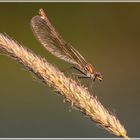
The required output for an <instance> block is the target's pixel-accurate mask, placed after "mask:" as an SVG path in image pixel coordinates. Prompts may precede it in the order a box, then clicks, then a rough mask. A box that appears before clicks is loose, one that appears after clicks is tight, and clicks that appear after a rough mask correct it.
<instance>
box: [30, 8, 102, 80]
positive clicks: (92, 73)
mask: <svg viewBox="0 0 140 140" xmlns="http://www.w3.org/2000/svg"><path fill="white" fill-rule="evenodd" d="M31 28H32V31H33V34H34V35H35V37H36V38H37V40H38V41H39V42H40V43H41V44H42V46H43V47H45V49H47V50H48V51H49V52H50V53H51V54H53V55H54V56H56V57H58V58H60V59H62V60H64V61H66V62H68V63H71V64H73V66H72V68H75V69H76V70H78V71H80V72H81V73H82V75H81V77H83V78H91V79H92V80H93V81H95V80H96V79H98V80H99V81H102V74H101V73H100V72H97V71H96V70H95V68H94V67H93V66H92V65H91V64H90V63H88V62H87V61H86V60H85V58H84V57H83V56H82V55H81V54H80V53H79V52H78V51H77V50H76V49H75V48H73V46H72V45H71V44H69V43H67V42H66V41H65V40H64V39H63V38H62V36H61V35H60V34H59V33H58V32H57V31H56V30H55V28H54V27H53V26H52V24H51V22H50V21H49V19H48V17H47V15H46V14H45V12H44V11H43V9H39V14H38V15H36V16H34V17H33V18H32V19H31Z"/></svg>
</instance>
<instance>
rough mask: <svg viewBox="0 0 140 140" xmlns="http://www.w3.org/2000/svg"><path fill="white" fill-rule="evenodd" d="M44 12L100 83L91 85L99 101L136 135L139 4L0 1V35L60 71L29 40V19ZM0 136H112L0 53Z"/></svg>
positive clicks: (138, 121) (139, 82)
mask: <svg viewBox="0 0 140 140" xmlns="http://www.w3.org/2000/svg"><path fill="white" fill-rule="evenodd" d="M39 8H44V9H45V10H46V13H47V15H48V17H49V19H50V21H51V22H52V23H53V25H54V26H55V27H56V29H57V31H59V32H60V34H61V35H62V36H63V37H64V39H65V40H67V41H68V42H70V43H71V44H72V45H73V46H74V47H75V48H76V49H77V50H78V51H79V52H80V53H81V54H82V55H83V56H84V57H85V58H86V59H87V60H88V61H89V62H90V63H92V64H93V65H94V66H95V67H96V69H97V70H98V71H100V72H101V73H102V74H103V76H104V79H103V81H102V82H101V83H100V82H98V81H96V83H95V84H94V86H93V89H94V92H95V94H96V95H97V96H98V99H99V100H100V101H101V103H102V104H103V105H104V106H105V107H106V108H108V109H109V110H111V111H112V112H114V113H115V114H116V116H117V117H118V118H119V120H120V121H121V123H122V124H123V125H124V127H125V128H126V130H127V131H128V136H130V137H139V136H140V133H139V131H140V119H139V118H140V109H139V108H140V3H0V32H2V33H4V32H5V33H7V34H8V35H9V36H11V37H12V38H14V39H15V40H17V41H18V42H20V43H21V44H23V45H25V46H26V47H28V48H30V49H31V50H33V51H34V52H35V53H36V54H38V55H41V56H42V57H45V58H46V59H47V60H48V61H49V62H51V63H52V64H54V65H56V66H57V67H59V69H61V70H62V69H64V68H66V67H67V66H69V64H67V63H65V62H63V61H61V60H58V59H57V58H56V57H54V56H52V55H50V54H49V53H48V52H47V51H46V50H45V49H44V48H43V47H41V45H40V44H39V43H38V42H37V41H36V40H35V38H34V36H33V34H32V32H31V29H30V20H31V18H32V17H33V16H34V15H36V14H37V12H38V9H39ZM0 137H41V138H42V137H47V138H48V137H57V138H59V137H69V138H71V137H83V138H84V137H93V138H95V137H115V136H114V135H111V134H109V133H108V132H107V131H105V130H104V129H102V128H100V127H98V126H97V125H96V124H95V123H93V122H91V121H90V120H89V119H88V118H86V117H84V115H83V114H81V113H80V112H79V111H76V110H74V109H72V108H71V107H70V104H69V103H63V98H62V97H61V96H57V95H56V94H54V92H53V90H52V89H50V88H49V87H48V86H45V85H43V84H42V83H40V82H38V81H37V80H34V78H33V77H32V75H31V74H30V73H29V72H27V71H26V70H25V69H24V68H23V67H22V66H21V65H19V64H17V63H16V62H15V61H13V60H11V59H10V58H8V57H6V56H3V55H0Z"/></svg>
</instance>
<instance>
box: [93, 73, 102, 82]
mask: <svg viewBox="0 0 140 140" xmlns="http://www.w3.org/2000/svg"><path fill="white" fill-rule="evenodd" d="M95 79H98V80H99V81H102V80H103V76H102V74H101V73H100V72H95V73H94V80H95Z"/></svg>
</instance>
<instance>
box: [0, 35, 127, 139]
mask: <svg viewBox="0 0 140 140" xmlns="http://www.w3.org/2000/svg"><path fill="white" fill-rule="evenodd" d="M0 50H1V51H2V52H4V54H7V55H8V56H10V57H11V58H13V59H14V60H16V61H17V62H19V63H21V64H23V65H24V66H25V67H26V68H28V70H29V71H30V72H32V73H34V74H35V75H36V76H37V77H38V78H39V79H40V80H41V81H42V82H43V83H45V84H48V85H49V86H50V87H53V88H54V89H55V90H56V91H58V93H60V94H61V95H62V96H63V97H64V99H65V100H66V101H68V102H70V103H71V104H72V105H73V106H74V107H76V108H78V109H79V111H81V112H83V113H84V114H85V115H86V116H88V117H89V118H90V119H91V120H92V121H94V122H96V123H97V124H98V125H100V126H102V127H103V128H105V129H106V130H108V131H109V132H110V133H112V134H114V135H117V136H119V137H124V138H128V137H127V133H126V130H125V129H124V127H123V126H122V125H121V124H120V122H119V120H118V119H117V118H116V117H115V116H114V115H113V114H112V113H110V112H109V111H108V110H107V109H105V108H104V107H103V105H102V104H101V103H100V102H99V101H98V99H97V97H94V96H92V95H91V94H90V93H89V91H88V90H87V89H86V88H85V87H83V86H80V85H78V84H77V82H76V81H74V80H73V79H71V78H67V77H65V75H64V74H63V73H62V72H60V71H59V70H58V69H57V68H56V67H54V66H52V65H51V64H50V63H48V62H47V61H46V60H45V59H44V58H41V57H39V56H37V55H35V54H34V53H33V52H31V51H30V50H28V49H26V48H24V47H23V46H21V45H20V44H19V43H17V42H16V41H14V40H12V39H11V38H10V37H7V36H6V35H3V34H2V33H0Z"/></svg>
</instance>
